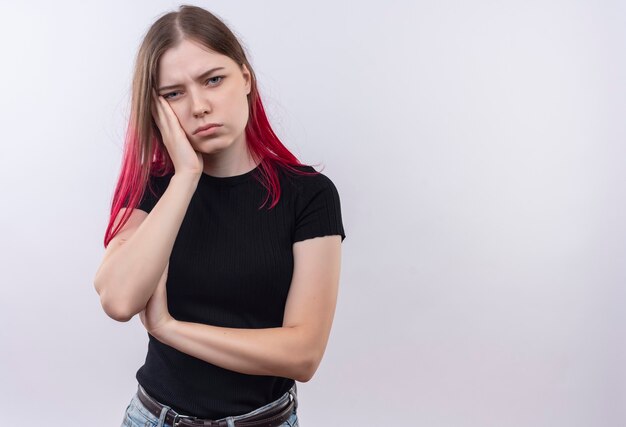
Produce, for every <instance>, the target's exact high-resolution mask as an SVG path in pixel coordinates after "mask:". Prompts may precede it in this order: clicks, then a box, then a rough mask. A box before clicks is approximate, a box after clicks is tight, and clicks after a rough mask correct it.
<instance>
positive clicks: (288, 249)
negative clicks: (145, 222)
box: [136, 166, 345, 419]
mask: <svg viewBox="0 0 626 427" xmlns="http://www.w3.org/2000/svg"><path fill="white" fill-rule="evenodd" d="M297 168H300V170H304V171H309V172H312V171H314V170H315V169H313V168H312V167H311V166H297ZM259 169H260V168H259V166H257V167H256V168H255V169H253V170H251V171H249V172H247V173H245V174H243V175H237V176H231V177H213V176H210V175H207V174H204V173H203V174H202V175H201V177H200V179H199V181H198V186H197V188H196V191H195V193H194V195H193V197H192V199H191V201H190V203H189V206H188V209H187V212H186V214H185V217H184V219H183V222H182V224H181V227H180V230H179V232H178V235H177V237H176V241H175V242H174V246H173V248H172V253H171V256H170V261H169V270H168V276H167V302H168V308H169V311H170V314H171V315H172V317H174V318H175V319H178V320H181V321H187V322H197V323H204V324H210V325H215V326H223V327H231V328H270V327H280V326H282V323H283V314H284V309H285V302H286V299H287V294H288V292H289V287H290V284H291V278H292V274H293V252H292V251H293V248H292V245H293V243H294V242H297V241H300V240H305V239H309V238H313V237H317V236H326V235H337V234H338V235H341V236H342V237H341V240H342V241H343V240H344V239H345V234H344V229H343V224H342V218H341V208H340V201H339V194H338V192H337V189H336V187H335V185H334V184H333V182H332V181H331V180H330V179H329V178H328V177H326V176H325V175H324V174H319V175H314V176H306V175H294V174H289V175H287V174H286V172H284V171H282V170H281V169H280V168H279V174H278V177H279V182H280V185H281V196H280V199H279V201H278V204H277V205H276V206H274V207H273V208H271V209H269V210H268V209H267V208H268V206H269V205H270V203H271V198H269V199H268V201H267V203H266V205H264V206H263V207H262V208H261V209H259V206H261V204H262V203H263V201H264V200H265V198H266V197H267V190H266V189H265V187H263V186H262V185H261V183H260V182H259V181H257V179H255V175H256V174H258V173H259ZM172 176H173V174H168V175H165V176H163V177H151V178H150V182H151V184H152V185H153V188H154V189H155V190H156V193H157V194H156V195H153V194H152V192H151V191H150V190H149V189H148V188H146V190H145V191H144V196H143V198H142V200H141V202H140V204H139V206H138V208H139V209H142V210H144V211H146V212H150V211H151V210H152V208H153V207H154V206H155V204H156V203H157V201H158V199H159V198H160V196H161V195H162V194H163V192H164V191H165V189H166V188H167V185H168V183H169V182H170V179H171V177H172ZM148 339H149V343H148V353H147V356H146V360H145V364H144V365H143V366H141V368H139V370H138V371H137V374H136V378H137V381H138V382H139V384H141V385H142V387H144V388H145V389H146V391H147V392H148V393H149V394H150V395H151V396H153V397H154V398H155V399H157V400H158V401H159V402H161V403H163V404H166V405H168V406H170V407H171V408H173V409H174V410H175V411H177V412H179V413H181V414H185V415H192V416H196V417H200V418H210V419H219V418H224V417H227V416H230V415H232V416H235V415H240V414H244V413H247V412H250V411H252V410H254V409H256V408H258V407H260V406H264V405H266V404H268V403H270V402H272V401H274V400H276V399H278V398H279V397H280V396H281V395H282V394H284V393H285V392H287V391H288V390H289V388H290V387H291V386H292V385H293V383H294V380H293V379H291V378H282V377H274V376H265V375H248V374H243V373H239V372H235V371H231V370H228V369H223V368H221V367H219V366H217V365H213V364H211V363H208V362H205V361H203V360H201V359H198V358H196V357H193V356H191V355H188V354H186V353H183V352H180V351H178V350H177V349H175V348H173V347H170V346H168V345H165V344H163V343H161V342H160V341H158V340H157V339H156V338H154V337H152V336H151V335H150V334H148Z"/></svg>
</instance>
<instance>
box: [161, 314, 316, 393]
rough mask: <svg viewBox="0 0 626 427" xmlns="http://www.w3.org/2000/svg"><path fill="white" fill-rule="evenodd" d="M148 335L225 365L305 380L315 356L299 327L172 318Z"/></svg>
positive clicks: (252, 371) (237, 369)
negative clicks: (233, 325) (227, 325)
mask: <svg viewBox="0 0 626 427" xmlns="http://www.w3.org/2000/svg"><path fill="white" fill-rule="evenodd" d="M152 335H153V336H154V337H155V338H157V339H158V340H159V341H161V342H163V343H164V344H167V345H169V346H170V347H174V348H176V349H177V350H179V351H181V352H183V353H186V354H189V355H191V356H194V357H196V358H198V359H201V360H204V361H206V362H209V363H212V364H214V365H217V366H220V367H222V368H225V369H229V370H232V371H236V372H241V373H243V374H249V375H271V376H278V377H284V378H293V379H295V380H297V381H300V382H306V381H308V380H309V379H310V378H311V376H312V375H313V371H314V370H315V369H316V368H317V366H316V363H315V362H314V361H315V360H316V358H315V357H314V356H315V355H314V354H313V351H312V349H311V347H310V346H308V345H307V342H309V341H310V340H308V339H307V336H306V334H305V332H304V331H303V330H302V328H299V327H276V328H264V329H239V328H225V327H219V326H213V325H206V324H203V323H192V322H183V321H179V320H172V321H171V322H170V323H169V324H168V325H167V327H164V328H163V330H161V331H158V332H153V333H152Z"/></svg>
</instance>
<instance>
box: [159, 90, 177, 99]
mask: <svg viewBox="0 0 626 427" xmlns="http://www.w3.org/2000/svg"><path fill="white" fill-rule="evenodd" d="M174 93H178V92H170V93H166V94H163V95H161V96H162V97H163V98H165V99H170V98H171V96H170V95H172V94H174Z"/></svg>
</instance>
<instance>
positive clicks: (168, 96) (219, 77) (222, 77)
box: [162, 76, 224, 99]
mask: <svg viewBox="0 0 626 427" xmlns="http://www.w3.org/2000/svg"><path fill="white" fill-rule="evenodd" d="M214 79H219V81H217V82H215V80H214ZM223 79H224V76H215V77H211V78H210V79H207V81H206V83H207V85H208V86H213V87H215V86H217V85H218V84H220V82H221V81H222V80H223ZM211 81H214V82H215V84H212V85H211V84H208V83H209V82H211ZM176 93H179V91H176V92H169V93H166V94H164V95H162V96H163V98H165V99H172V98H173V96H172V95H174V94H176Z"/></svg>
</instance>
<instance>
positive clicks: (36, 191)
mask: <svg viewBox="0 0 626 427" xmlns="http://www.w3.org/2000/svg"><path fill="white" fill-rule="evenodd" d="M191 3H193V4H196V5H199V6H203V7H206V8H207V9H209V10H211V11H213V12H214V13H216V14H217V15H218V16H220V17H222V18H223V19H224V20H225V21H226V23H227V24H228V25H230V26H231V28H232V29H233V30H234V31H235V32H236V33H237V34H238V35H239V36H240V37H241V40H242V41H243V43H244V44H245V46H246V48H247V50H248V53H249V55H250V58H251V61H252V63H253V66H255V70H256V72H257V74H258V77H259V79H260V83H261V91H262V96H263V97H264V101H265V103H266V106H267V107H268V109H269V112H270V114H271V119H272V121H273V124H274V126H275V128H276V131H277V133H278V134H279V136H280V137H281V138H282V140H283V141H284V143H285V144H286V145H287V146H288V147H289V148H290V149H292V150H293V152H294V153H295V154H296V155H297V156H298V157H299V158H300V159H301V160H302V161H304V162H309V163H315V162H323V163H324V164H325V165H326V169H325V170H324V173H325V174H326V175H327V176H329V177H330V178H331V179H333V181H334V182H335V184H336V186H337V187H338V189H339V191H340V195H341V201H342V209H343V219H344V225H345V229H346V234H347V236H348V237H347V238H346V241H345V242H344V244H343V266H342V278H341V288H340V295H339V301H338V306H337V313H336V317H335V323H334V326H333V331H332V335H331V339H330V342H329V345H328V349H327V351H326V355H325V358H324V361H323V362H322V365H321V366H320V368H319V370H318V372H317V374H316V376H315V377H314V378H313V380H311V381H310V382H308V383H303V384H299V392H300V407H299V410H298V413H299V418H300V422H301V425H303V426H305V427H311V426H322V425H323V426H380V425H402V426H405V425H406V426H436V427H445V426H464V427H465V426H481V427H485V426H494V427H496V426H497V427H501V426H507V427H517V426H520V427H521V426H533V427H540V426H545V427H554V426H564V427H565V426H567V427H574V426H594V427H595V426H603V427H604V426H611V427H612V426H623V425H626V369H625V368H624V361H625V357H626V339H625V337H624V325H625V320H626V315H625V314H624V308H623V307H624V301H625V299H624V298H625V297H626V291H625V287H624V285H625V282H626V266H625V257H626V225H625V222H624V219H625V216H626V197H625V196H626V194H625V190H624V184H625V183H626V168H624V162H625V159H626V145H625V144H624V143H625V141H626V139H625V138H626V126H625V117H626V101H625V100H626V84H625V77H624V76H626V5H625V3H624V2H618V1H595V0H594V1H591V0H588V1H586V2H584V1H557V0H552V1H545V0H543V1H533V0H531V1H528V0H526V1H501V2H493V1H484V0H475V1H460V0H459V1H453V0H446V1H434V0H433V1H404V2H402V1H386V2H372V1H365V2H347V1H346V2H335V1H320V0H317V1H315V2H290V1H275V0H272V1H270V0H264V1H263V2H253V1H245V2H244V1H233V2H212V1H195V2H191ZM178 5H179V3H177V2H172V1H147V0H145V1H133V2H126V1H121V0H117V1H108V2H95V1H64V2H44V1H39V2H32V1H30V2H3V3H2V5H1V6H0V15H1V16H2V17H3V19H2V22H3V23H2V25H1V26H0V43H1V44H2V45H1V51H2V62H1V66H0V83H1V84H2V102H1V103H0V105H1V106H0V118H1V120H2V137H1V139H2V145H1V147H2V153H1V155H0V180H1V181H0V182H1V183H2V186H1V188H2V190H1V191H2V194H1V199H2V209H1V210H0V215H1V217H0V218H1V221H0V227H1V228H0V234H1V236H2V238H1V239H0V251H1V255H2V256H1V258H0V259H1V262H2V279H1V287H0V409H2V421H1V423H2V424H6V425H9V424H10V425H13V424H16V423H17V422H18V421H19V420H25V419H29V420H31V421H33V420H36V419H41V420H45V424H46V425H48V426H68V425H72V426H74V425H76V426H78V425H90V426H103V427H104V426H114V425H119V424H120V423H121V419H122V415H123V411H124V409H125V407H126V405H127V403H128V402H129V401H130V398H131V397H132V395H133V393H134V392H135V390H136V380H135V377H134V376H135V372H136V370H137V369H138V368H139V367H140V366H141V364H142V363H143V361H144V358H145V352H146V350H147V336H146V333H145V330H144V329H143V326H142V324H141V322H140V321H139V319H138V318H137V317H135V318H133V319H132V320H131V321H130V322H129V323H118V322H115V321H114V320H112V319H110V318H108V317H107V316H106V314H105V313H104V312H103V311H102V309H101V306H100V302H99V299H98V295H97V294H96V292H95V290H94V288H93V282H92V279H93V277H94V274H95V271H96V269H97V267H98V265H99V263H100V261H101V257H102V254H103V252H104V248H103V243H102V241H103V236H104V230H105V227H106V224H107V220H108V213H109V203H110V199H111V196H112V192H113V188H114V184H115V179H116V177H117V172H118V170H119V162H120V158H121V149H122V140H123V133H124V129H125V128H124V126H125V120H126V118H127V113H128V105H127V101H128V96H129V88H130V75H131V69H132V64H133V60H134V55H135V53H136V49H137V47H138V45H139V42H140V39H141V37H142V35H143V33H144V32H145V31H146V30H147V28H148V27H149V25H150V24H151V23H152V22H153V21H154V20H155V19H156V17H157V16H159V15H160V14H162V13H164V12H166V11H169V10H173V9H176V8H177V7H178ZM27 417H28V418H27ZM31 417H33V418H31ZM22 422H23V421H22ZM29 422H30V421H29ZM33 423H34V421H33ZM27 424H28V423H27ZM33 425H34V424H33Z"/></svg>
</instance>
